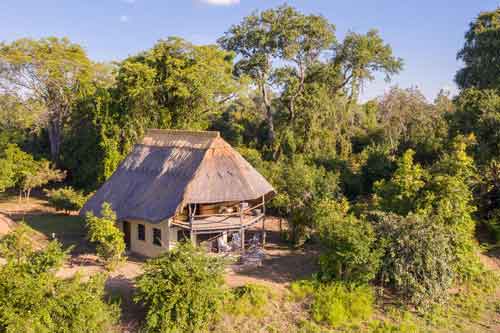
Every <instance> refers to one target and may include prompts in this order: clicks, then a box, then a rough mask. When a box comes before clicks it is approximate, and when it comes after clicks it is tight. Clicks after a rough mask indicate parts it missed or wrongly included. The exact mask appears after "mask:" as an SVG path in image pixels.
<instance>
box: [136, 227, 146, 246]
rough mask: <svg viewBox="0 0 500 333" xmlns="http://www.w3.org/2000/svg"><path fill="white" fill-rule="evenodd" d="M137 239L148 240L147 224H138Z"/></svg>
mask: <svg viewBox="0 0 500 333" xmlns="http://www.w3.org/2000/svg"><path fill="white" fill-rule="evenodd" d="M141 231H142V232H141ZM141 236H142V238H141ZM137 240H140V241H142V242H145V241H146V225H144V224H142V223H139V224H137Z"/></svg>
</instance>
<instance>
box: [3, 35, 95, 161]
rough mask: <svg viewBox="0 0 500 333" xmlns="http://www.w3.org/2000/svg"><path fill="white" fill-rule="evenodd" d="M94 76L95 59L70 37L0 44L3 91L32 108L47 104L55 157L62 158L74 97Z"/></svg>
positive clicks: (48, 128)
mask: <svg viewBox="0 0 500 333" xmlns="http://www.w3.org/2000/svg"><path fill="white" fill-rule="evenodd" d="M91 79H92V63H91V61H90V60H89V59H88V58H87V55H86V53H85V51H84V50H83V48H82V47H80V46H79V45H77V44H73V43H71V42H70V41H69V40H68V39H66V38H62V39H58V38H55V37H49V38H45V39H40V40H33V39H26V38H24V39H19V40H16V41H14V42H12V43H10V44H7V43H2V44H0V92H2V93H4V94H8V95H12V96H15V97H16V98H17V100H18V101H21V102H23V105H24V107H26V108H30V109H31V106H32V103H31V101H32V100H36V101H38V102H40V103H41V104H42V105H43V106H44V108H45V112H44V113H45V115H44V117H43V118H42V119H43V121H44V122H45V127H46V128H47V132H48V135H49V140H50V152H51V157H52V161H57V160H58V159H59V153H60V148H61V143H62V139H63V128H64V125H65V124H66V122H67V120H68V118H69V116H70V113H71V108H72V106H73V103H74V101H75V99H76V98H77V97H78V96H79V95H81V94H84V93H85V90H86V89H87V83H88V82H89V81H90V80H91Z"/></svg>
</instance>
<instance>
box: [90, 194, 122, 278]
mask: <svg viewBox="0 0 500 333" xmlns="http://www.w3.org/2000/svg"><path fill="white" fill-rule="evenodd" d="M85 222H86V226H87V230H88V239H89V240H90V241H91V242H94V243H95V244H96V247H97V255H98V256H99V257H101V258H102V259H103V260H104V262H105V263H106V265H107V266H108V267H109V268H110V269H113V268H114V267H115V266H116V265H117V264H118V263H120V261H122V260H124V259H125V258H124V252H125V241H124V236H123V232H122V231H121V230H120V229H119V228H118V226H117V223H116V214H115V212H114V211H113V210H112V209H111V205H110V204H109V203H107V202H105V203H104V204H103V205H102V209H101V214H100V217H99V216H95V215H94V214H92V213H91V212H87V215H86V216H85Z"/></svg>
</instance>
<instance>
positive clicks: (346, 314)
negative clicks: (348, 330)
mask: <svg viewBox="0 0 500 333" xmlns="http://www.w3.org/2000/svg"><path fill="white" fill-rule="evenodd" d="M373 300H374V295H373V291H372V289H371V288H370V287H369V286H368V285H361V286H354V285H347V284H343V283H331V284H322V285H320V286H319V287H318V288H317V289H316V291H315V293H314V298H313V302H312V304H311V314H312V317H313V319H314V320H315V321H316V322H319V323H322V322H326V323H328V324H329V325H331V326H333V327H340V326H344V325H346V324H355V323H358V322H360V321H362V320H366V319H368V318H370V316H371V314H372V312H373Z"/></svg>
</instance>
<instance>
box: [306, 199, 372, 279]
mask: <svg viewBox="0 0 500 333" xmlns="http://www.w3.org/2000/svg"><path fill="white" fill-rule="evenodd" d="M348 209H349V205H348V203H347V201H346V200H343V201H340V202H335V201H332V200H323V201H321V202H320V203H318V204H317V205H316V206H315V209H314V221H315V223H316V224H317V226H318V227H317V228H318V232H319V237H320V241H321V244H322V253H321V255H320V259H319V263H320V277H321V279H323V280H332V279H336V280H343V281H356V282H368V281H370V280H372V279H373V278H374V277H375V274H376V272H377V270H378V267H379V264H380V255H381V251H380V249H377V248H376V246H375V233H374V231H373V228H372V226H371V225H370V224H369V223H368V222H367V221H365V220H363V219H358V218H356V217H355V216H354V215H353V214H349V213H348Z"/></svg>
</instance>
